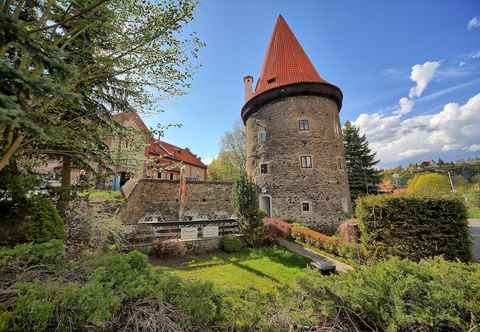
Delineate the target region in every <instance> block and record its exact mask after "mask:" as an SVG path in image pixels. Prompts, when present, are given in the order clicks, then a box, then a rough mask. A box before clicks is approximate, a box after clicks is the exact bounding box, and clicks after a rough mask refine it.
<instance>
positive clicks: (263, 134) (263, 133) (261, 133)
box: [258, 129, 267, 144]
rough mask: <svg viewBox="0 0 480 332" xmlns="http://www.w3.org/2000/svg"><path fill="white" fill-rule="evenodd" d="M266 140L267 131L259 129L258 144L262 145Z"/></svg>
mask: <svg viewBox="0 0 480 332" xmlns="http://www.w3.org/2000/svg"><path fill="white" fill-rule="evenodd" d="M266 140H267V131H266V130H265V129H260V130H259V131H258V144H263V143H265V141H266Z"/></svg>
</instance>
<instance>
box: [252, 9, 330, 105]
mask: <svg viewBox="0 0 480 332" xmlns="http://www.w3.org/2000/svg"><path fill="white" fill-rule="evenodd" d="M303 82H313V83H328V82H327V81H325V80H324V79H322V78H321V77H320V75H319V74H318V72H317V70H316V69H315V67H314V66H313V64H312V62H311V61H310V59H309V58H308V55H307V54H306V53H305V51H304V50H303V48H302V45H300V43H299V42H298V40H297V38H295V35H294V34H293V32H292V30H290V27H289V26H288V24H287V22H286V21H285V19H284V18H283V17H282V16H281V15H280V16H278V19H277V22H276V24H275V28H274V30H273V33H272V37H271V38H270V43H269V44H268V49H267V52H266V53H265V58H264V60H263V65H262V70H261V72H260V77H259V78H258V82H257V86H256V88H255V93H254V95H253V96H252V97H254V96H257V95H259V94H261V93H263V92H265V91H267V90H270V89H273V88H276V87H279V86H284V85H289V84H292V83H303Z"/></svg>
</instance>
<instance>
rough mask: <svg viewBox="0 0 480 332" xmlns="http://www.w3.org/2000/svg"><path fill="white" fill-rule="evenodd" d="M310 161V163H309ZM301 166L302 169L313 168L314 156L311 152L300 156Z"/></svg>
mask: <svg viewBox="0 0 480 332" xmlns="http://www.w3.org/2000/svg"><path fill="white" fill-rule="evenodd" d="M304 160H305V167H304V166H303V161H304ZM308 160H309V161H310V165H309V163H308ZM300 168H302V169H312V168H313V156H312V155H310V154H306V155H301V156H300Z"/></svg>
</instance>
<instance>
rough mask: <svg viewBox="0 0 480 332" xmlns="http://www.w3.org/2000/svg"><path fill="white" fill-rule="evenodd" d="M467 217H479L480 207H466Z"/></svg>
mask: <svg viewBox="0 0 480 332" xmlns="http://www.w3.org/2000/svg"><path fill="white" fill-rule="evenodd" d="M468 217H469V218H475V219H480V208H469V209H468Z"/></svg>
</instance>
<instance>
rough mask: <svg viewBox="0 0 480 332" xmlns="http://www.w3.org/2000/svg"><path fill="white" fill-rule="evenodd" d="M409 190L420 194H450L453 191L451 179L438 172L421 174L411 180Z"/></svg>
mask: <svg viewBox="0 0 480 332" xmlns="http://www.w3.org/2000/svg"><path fill="white" fill-rule="evenodd" d="M408 191H409V192H410V193H415V194H418V195H439V194H448V193H450V192H451V187H450V180H449V179H448V177H447V176H446V175H443V174H438V173H426V174H419V175H416V176H415V177H414V178H413V179H411V180H410V181H409V183H408Z"/></svg>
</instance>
